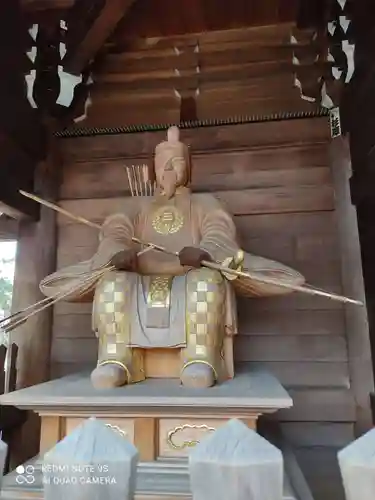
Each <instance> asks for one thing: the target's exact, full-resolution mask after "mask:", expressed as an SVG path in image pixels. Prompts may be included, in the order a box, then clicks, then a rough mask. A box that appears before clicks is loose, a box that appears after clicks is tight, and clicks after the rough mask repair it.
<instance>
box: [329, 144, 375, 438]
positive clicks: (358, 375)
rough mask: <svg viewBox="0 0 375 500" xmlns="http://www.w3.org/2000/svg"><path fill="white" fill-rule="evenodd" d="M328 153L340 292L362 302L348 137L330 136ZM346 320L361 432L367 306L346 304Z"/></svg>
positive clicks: (367, 412) (365, 405)
mask: <svg viewBox="0 0 375 500" xmlns="http://www.w3.org/2000/svg"><path fill="white" fill-rule="evenodd" d="M330 153H331V169H332V176H333V185H334V190H335V204H336V215H337V228H338V238H339V245H340V256H341V279H342V288H343V294H344V295H346V296H348V297H353V298H355V299H359V300H362V301H363V302H365V290H364V281H363V270H362V262H361V249H360V243H359V234H358V223H357V214H356V209H355V207H354V205H352V203H351V196H350V187H349V179H350V176H351V173H352V169H351V161H350V153H349V147H348V143H347V141H346V140H345V139H344V138H343V137H339V138H337V139H333V140H332V143H331V151H330ZM345 322H346V336H347V345H348V363H349V373H350V384H351V390H352V392H353V395H354V398H355V403H356V431H357V433H358V434H360V433H362V432H364V431H366V430H368V429H369V428H370V427H371V426H372V415H371V402H370V394H371V393H372V392H373V391H374V380H373V370H372V360H371V347H370V335H369V325H368V319H367V311H366V308H365V307H357V306H352V305H346V306H345Z"/></svg>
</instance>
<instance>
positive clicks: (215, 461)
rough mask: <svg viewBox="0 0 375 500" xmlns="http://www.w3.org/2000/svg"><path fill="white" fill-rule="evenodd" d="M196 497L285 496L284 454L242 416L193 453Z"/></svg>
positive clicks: (273, 499) (257, 499) (267, 499)
mask: <svg viewBox="0 0 375 500" xmlns="http://www.w3.org/2000/svg"><path fill="white" fill-rule="evenodd" d="M189 468H190V486H191V491H192V494H193V500H228V499H231V500H282V498H283V468H284V467H283V456H282V453H281V451H280V450H279V449H278V448H276V447H275V446H274V445H272V444H271V443H269V442H268V441H266V440H265V439H264V438H263V437H261V436H260V435H259V434H257V433H256V432H255V431H253V430H252V429H249V428H248V427H247V426H246V425H245V424H244V423H242V422H241V421H240V420H231V421H230V422H228V423H227V424H225V425H224V426H223V427H220V428H219V429H218V430H216V431H215V432H214V433H213V434H211V435H209V436H208V437H205V438H204V439H203V440H202V441H201V442H200V443H199V444H198V445H197V446H195V448H194V449H193V450H192V451H191V452H190V455H189Z"/></svg>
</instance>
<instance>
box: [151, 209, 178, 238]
mask: <svg viewBox="0 0 375 500" xmlns="http://www.w3.org/2000/svg"><path fill="white" fill-rule="evenodd" d="M183 225H184V216H183V215H182V213H181V212H180V211H179V210H177V208H175V207H167V208H165V207H161V208H159V210H157V211H156V212H155V214H154V218H153V219H152V227H153V228H154V229H155V231H156V232H157V233H159V234H175V233H178V231H179V230H180V229H181V228H182V226H183Z"/></svg>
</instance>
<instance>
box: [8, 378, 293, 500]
mask: <svg viewBox="0 0 375 500" xmlns="http://www.w3.org/2000/svg"><path fill="white" fill-rule="evenodd" d="M0 404H3V405H14V406H16V407H18V408H21V409H28V410H33V411H34V412H37V413H38V414H39V415H40V416H41V441H40V457H41V458H42V456H43V453H44V452H46V451H47V450H49V449H51V448H52V447H53V446H54V445H55V444H56V443H57V442H58V441H60V440H61V439H63V438H64V436H66V435H67V434H69V433H70V432H71V431H72V430H73V429H74V428H75V427H76V426H77V425H79V424H80V423H82V422H83V421H84V420H85V419H87V418H89V417H92V416H95V417H97V418H99V419H101V420H103V421H104V422H105V423H106V424H107V425H108V426H110V427H112V428H113V429H114V430H116V431H117V432H118V433H119V438H120V439H129V440H130V441H131V442H133V443H134V444H135V446H136V447H137V448H138V450H139V453H140V460H141V465H142V463H143V464H145V463H149V468H150V467H151V469H152V470H153V471H154V472H153V474H154V473H155V470H156V469H158V467H162V468H163V469H164V470H165V468H167V469H168V471H169V468H170V470H171V474H172V473H173V471H174V470H175V467H176V466H177V465H176V460H177V462H180V463H182V462H181V459H183V458H185V459H186V457H187V455H188V453H189V450H190V449H191V447H192V446H194V445H195V444H197V442H199V441H200V440H201V439H202V437H203V436H204V435H205V434H207V433H209V432H213V431H214V430H215V429H217V428H218V427H219V426H220V425H223V424H224V423H225V422H226V421H227V420H229V419H231V418H239V419H241V420H243V421H244V422H246V424H247V425H248V426H249V427H252V428H256V421H257V418H258V416H259V415H261V414H263V413H272V412H275V411H277V410H278V409H280V408H289V407H291V406H292V400H291V398H290V397H289V395H288V393H287V392H286V391H285V389H284V388H283V387H282V386H281V384H280V383H279V382H278V380H277V379H276V378H275V377H273V376H271V375H270V374H268V373H266V372H262V371H248V372H244V373H240V374H238V375H236V377H235V378H234V379H232V380H228V381H227V382H225V383H223V384H220V385H218V386H215V387H212V388H209V389H195V390H193V389H187V388H184V387H182V386H181V385H180V383H179V381H178V380H168V379H148V380H146V381H144V382H141V383H139V384H135V385H131V386H125V387H121V388H117V389H113V390H102V391H98V390H95V389H94V388H93V387H92V385H91V382H90V377H89V373H82V374H77V375H71V376H68V377H63V378H61V379H58V380H53V381H51V382H47V383H45V384H40V385H37V386H34V387H30V388H28V389H22V390H20V391H16V392H13V393H10V394H7V395H4V396H1V397H0ZM183 462H185V461H184V460H183ZM152 464H153V465H152ZM181 466H182V465H181ZM155 467H156V469H155V470H154V468H155ZM168 467H169V468H168ZM186 467H187V464H186ZM151 469H150V470H151ZM163 474H164V473H163ZM163 474H162V475H161V477H165V474H164V476H163ZM173 474H174V473H173ZM173 474H172V476H173ZM186 474H187V475H188V471H187V470H186ZM15 477H16V476H15V475H14V473H13V475H12V474H10V475H9V479H7V478H5V483H4V484H5V487H4V491H5V492H6V491H10V490H11V489H12V488H13V489H14V488H16V490H17V488H18V489H19V488H20V486H17V485H15V484H14V481H15V480H16V479H15ZM173 484H175V483H173ZM7 485H8V486H7ZM12 485H13V486H12ZM41 486H42V485H39V486H38V485H36V484H33V488H38V487H41ZM22 488H23V489H25V488H28V486H27V485H24V486H22ZM17 491H18V490H17ZM187 495H188V492H187ZM146 496H147V495H146ZM1 498H7V497H6V496H2V497H1ZM13 498H17V497H13ZM20 498H21V497H20ZM22 498H25V497H22ZM26 498H27V496H26ZM35 498H37V497H35ZM160 498H164V497H160ZM186 498H188V497H186Z"/></svg>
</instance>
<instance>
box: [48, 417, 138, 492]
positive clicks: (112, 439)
mask: <svg viewBox="0 0 375 500" xmlns="http://www.w3.org/2000/svg"><path fill="white" fill-rule="evenodd" d="M137 464H138V451H137V449H136V448H135V447H134V446H133V445H132V444H131V443H130V442H129V441H128V440H127V439H126V438H125V437H124V436H123V435H121V434H120V433H119V432H117V431H115V430H113V429H112V428H110V427H108V426H106V425H105V424H104V423H103V422H101V421H99V420H97V419H95V418H90V419H88V420H86V421H85V422H84V423H83V424H82V425H80V426H79V427H77V428H76V429H74V431H73V432H72V433H71V434H69V435H68V436H66V437H65V438H64V439H63V440H62V441H60V442H59V443H57V445H56V446H55V447H54V448H52V450H50V451H48V452H47V453H46V454H45V455H44V463H43V466H42V468H43V482H44V498H45V500H67V499H69V500H103V499H105V500H119V499H120V498H121V499H122V500H133V498H134V492H135V481H136V469H137Z"/></svg>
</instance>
